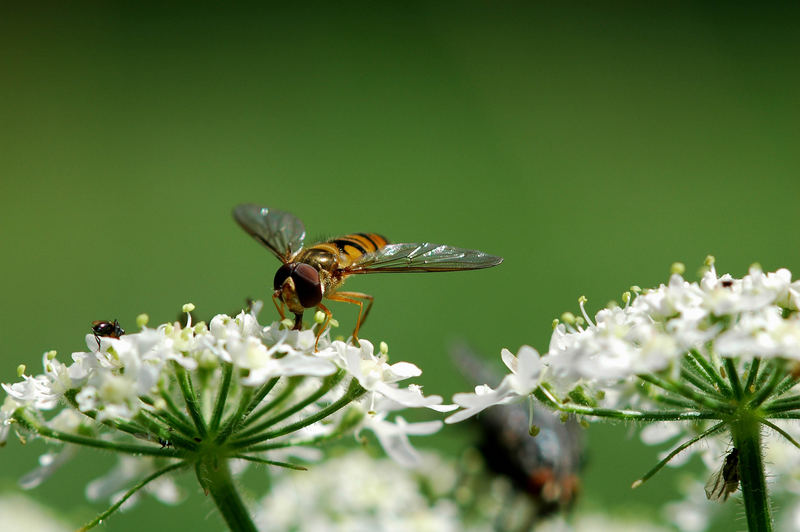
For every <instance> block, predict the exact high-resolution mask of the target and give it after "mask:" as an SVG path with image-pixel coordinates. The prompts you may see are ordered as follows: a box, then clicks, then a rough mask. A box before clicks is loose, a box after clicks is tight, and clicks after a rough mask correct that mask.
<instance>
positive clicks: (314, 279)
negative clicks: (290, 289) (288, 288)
mask: <svg viewBox="0 0 800 532" xmlns="http://www.w3.org/2000/svg"><path fill="white" fill-rule="evenodd" d="M292 280H293V281H294V287H295V290H296V291H297V299H299V300H300V304H301V305H303V306H304V307H305V308H310V307H314V306H316V305H318V304H319V302H320V301H322V285H321V284H320V282H319V272H318V271H317V270H316V268H314V267H313V266H309V265H308V264H304V263H302V262H301V263H298V264H296V265H295V269H294V271H292Z"/></svg>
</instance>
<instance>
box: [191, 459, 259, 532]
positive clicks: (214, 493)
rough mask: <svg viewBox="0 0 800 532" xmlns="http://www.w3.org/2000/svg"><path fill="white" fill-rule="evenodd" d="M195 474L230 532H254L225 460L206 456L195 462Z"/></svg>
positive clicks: (253, 526) (254, 527)
mask: <svg viewBox="0 0 800 532" xmlns="http://www.w3.org/2000/svg"><path fill="white" fill-rule="evenodd" d="M195 473H196V474H197V480H199V481H200V485H201V486H202V487H203V489H204V490H205V492H206V493H207V494H209V495H211V498H212V499H214V503H215V504H216V505H217V509H218V510H219V512H220V513H221V514H222V517H223V519H225V523H227V525H228V528H229V529H230V530H231V532H256V526H255V525H254V524H253V520H252V519H251V518H250V512H249V511H248V510H247V507H246V506H245V505H244V501H242V498H241V497H240V496H239V492H238V491H236V486H234V484H233V478H232V477H231V470H230V468H229V467H228V462H227V460H225V459H219V458H218V457H216V456H206V457H204V458H203V459H201V460H200V461H198V462H197V465H196V466H195Z"/></svg>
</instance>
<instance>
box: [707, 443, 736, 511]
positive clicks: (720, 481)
mask: <svg viewBox="0 0 800 532" xmlns="http://www.w3.org/2000/svg"><path fill="white" fill-rule="evenodd" d="M739 479H740V477H739V449H737V448H736V447H734V448H733V449H731V451H730V452H729V453H728V455H727V456H725V461H724V462H723V463H722V467H720V468H719V469H718V470H717V471H715V472H714V473H713V474H712V475H711V477H710V478H709V479H708V482H706V487H705V490H706V498H707V499H708V500H710V501H717V502H725V501H727V500H728V497H730V496H731V494H733V493H736V490H738V489H739Z"/></svg>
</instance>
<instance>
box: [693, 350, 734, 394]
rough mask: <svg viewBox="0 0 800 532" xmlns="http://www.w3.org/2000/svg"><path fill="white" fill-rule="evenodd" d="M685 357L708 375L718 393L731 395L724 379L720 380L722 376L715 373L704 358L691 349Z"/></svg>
mask: <svg viewBox="0 0 800 532" xmlns="http://www.w3.org/2000/svg"><path fill="white" fill-rule="evenodd" d="M686 357H687V358H688V359H689V360H691V361H693V362H696V363H697V364H698V365H699V366H700V367H701V368H703V371H705V372H706V375H708V377H709V378H710V379H711V380H712V381H713V382H714V384H716V385H717V388H719V391H720V392H721V393H722V394H723V395H727V396H732V395H733V392H732V391H731V388H730V386H728V383H727V382H725V379H723V378H722V376H721V375H720V374H719V372H717V370H716V369H715V368H714V366H713V365H712V364H711V363H710V362H709V361H708V360H706V357H704V356H703V355H702V354H701V353H700V352H699V351H698V350H697V349H692V350H691V351H690V352H689V353H688V354H687V355H686Z"/></svg>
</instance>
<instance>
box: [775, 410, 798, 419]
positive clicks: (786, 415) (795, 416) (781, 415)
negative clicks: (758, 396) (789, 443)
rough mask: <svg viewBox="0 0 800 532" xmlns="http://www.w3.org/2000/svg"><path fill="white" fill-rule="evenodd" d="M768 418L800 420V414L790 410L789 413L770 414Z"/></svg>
mask: <svg viewBox="0 0 800 532" xmlns="http://www.w3.org/2000/svg"><path fill="white" fill-rule="evenodd" d="M769 417H771V418H772V419H800V412H797V411H796V410H792V411H791V412H777V413H775V412H770V413H769Z"/></svg>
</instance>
